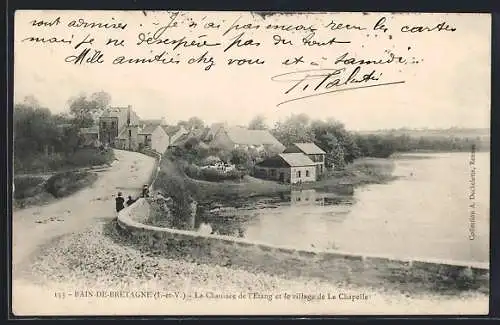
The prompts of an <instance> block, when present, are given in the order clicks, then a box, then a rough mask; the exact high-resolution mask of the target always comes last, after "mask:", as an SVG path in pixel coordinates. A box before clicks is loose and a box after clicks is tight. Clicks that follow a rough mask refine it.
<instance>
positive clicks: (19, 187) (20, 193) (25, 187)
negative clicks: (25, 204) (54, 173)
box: [14, 176, 45, 200]
mask: <svg viewBox="0 0 500 325" xmlns="http://www.w3.org/2000/svg"><path fill="white" fill-rule="evenodd" d="M44 183H45V180H44V179H43V178H42V177H36V176H23V177H14V186H15V191H14V199H16V200H19V199H24V198H28V197H32V196H35V195H37V194H39V193H41V192H43V190H44V186H43V185H44Z"/></svg>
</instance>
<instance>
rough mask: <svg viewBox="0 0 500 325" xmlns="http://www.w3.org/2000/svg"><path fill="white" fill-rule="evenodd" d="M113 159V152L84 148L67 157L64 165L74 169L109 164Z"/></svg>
mask: <svg viewBox="0 0 500 325" xmlns="http://www.w3.org/2000/svg"><path fill="white" fill-rule="evenodd" d="M113 159H114V153H113V150H106V151H101V150H99V149H94V148H85V149H80V150H77V151H76V152H75V153H74V154H72V155H71V156H69V157H67V159H66V164H67V165H68V166H74V167H90V166H98V165H105V164H109V163H111V162H112V161H113Z"/></svg>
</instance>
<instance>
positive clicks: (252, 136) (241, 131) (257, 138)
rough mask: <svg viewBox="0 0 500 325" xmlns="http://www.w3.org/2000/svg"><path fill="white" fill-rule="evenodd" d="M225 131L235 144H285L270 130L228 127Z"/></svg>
mask: <svg viewBox="0 0 500 325" xmlns="http://www.w3.org/2000/svg"><path fill="white" fill-rule="evenodd" d="M225 131H226V133H227V135H228V137H229V139H230V140H231V141H232V142H234V143H235V144H243V145H257V146H258V145H277V146H283V145H282V144H281V143H280V142H279V141H278V140H277V139H276V138H275V137H273V136H272V134H271V133H269V131H265V130H248V129H246V128H243V127H231V128H226V129H225Z"/></svg>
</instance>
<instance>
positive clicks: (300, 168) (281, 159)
mask: <svg viewBox="0 0 500 325" xmlns="http://www.w3.org/2000/svg"><path fill="white" fill-rule="evenodd" d="M254 175H255V176H256V177H259V178H264V179H269V180H274V181H278V182H281V183H287V184H297V183H306V182H314V181H316V164H315V163H314V162H313V161H312V160H311V159H310V158H309V157H308V156H306V155H305V154H303V153H282V154H278V155H276V156H272V157H269V158H267V159H265V160H263V161H262V162H260V163H258V164H256V165H255V171H254Z"/></svg>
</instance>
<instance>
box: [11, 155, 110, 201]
mask: <svg viewBox="0 0 500 325" xmlns="http://www.w3.org/2000/svg"><path fill="white" fill-rule="evenodd" d="M114 158H115V156H114V153H113V151H112V150H109V151H106V152H99V151H97V150H93V149H84V150H79V151H78V154H76V155H75V156H74V157H73V158H72V159H69V160H66V161H65V163H64V164H58V165H57V167H56V168H54V167H55V166H54V165H47V166H46V168H45V170H48V171H50V173H45V174H38V175H37V174H34V175H33V174H28V175H23V174H22V173H23V172H26V170H17V171H16V174H18V175H14V179H13V182H14V186H15V191H14V195H13V199H14V200H13V206H14V208H25V207H28V206H31V205H41V204H47V203H49V202H51V201H52V200H54V199H56V198H62V197H65V196H68V195H71V194H73V193H75V192H77V191H79V190H81V189H83V188H85V187H88V186H90V185H92V184H93V183H94V182H95V181H96V180H97V174H96V173H92V172H89V171H82V170H81V169H82V168H86V167H92V166H98V165H105V164H109V163H111V162H112V161H113V160H114ZM28 171H32V170H28Z"/></svg>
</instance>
